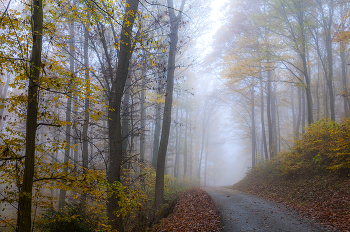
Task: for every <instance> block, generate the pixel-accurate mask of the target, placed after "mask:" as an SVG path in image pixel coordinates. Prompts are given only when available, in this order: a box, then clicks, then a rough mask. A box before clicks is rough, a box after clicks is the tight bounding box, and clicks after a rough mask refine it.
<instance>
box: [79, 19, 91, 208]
mask: <svg viewBox="0 0 350 232" xmlns="http://www.w3.org/2000/svg"><path fill="white" fill-rule="evenodd" d="M84 66H85V67H84V68H85V85H86V86H85V88H86V93H85V107H84V125H83V151H82V157H83V175H86V173H87V169H88V161H89V144H88V129H89V120H90V117H89V116H90V115H89V108H90V99H89V97H90V80H89V71H90V70H89V28H88V23H87V24H85V26H84ZM86 196H87V194H86V193H83V194H82V197H81V204H82V205H83V206H84V207H85V206H86Z"/></svg>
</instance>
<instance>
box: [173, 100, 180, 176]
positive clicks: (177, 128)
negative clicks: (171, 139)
mask: <svg viewBox="0 0 350 232" xmlns="http://www.w3.org/2000/svg"><path fill="white" fill-rule="evenodd" d="M175 121H176V123H175V165H174V177H175V178H177V179H178V178H179V158H180V154H179V126H180V124H179V107H178V106H176V119H175Z"/></svg>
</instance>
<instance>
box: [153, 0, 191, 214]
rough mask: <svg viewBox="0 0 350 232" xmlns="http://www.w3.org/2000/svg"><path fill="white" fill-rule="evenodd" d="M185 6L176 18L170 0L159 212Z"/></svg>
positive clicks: (157, 194) (158, 178)
mask: <svg viewBox="0 0 350 232" xmlns="http://www.w3.org/2000/svg"><path fill="white" fill-rule="evenodd" d="M184 5H185V0H182V3H181V7H180V11H179V15H178V16H176V15H175V12H174V4H173V1H172V0H168V10H169V15H170V24H171V26H170V48H169V57H168V68H167V86H166V96H165V105H164V114H163V126H162V135H161V140H160V145H159V152H158V157H157V173H156V187H155V204H156V209H157V210H159V209H160V207H161V205H162V204H163V203H164V171H165V158H166V152H167V148H168V140H169V133H170V124H171V108H172V102H173V89H174V76H175V55H176V47H177V41H178V30H179V23H180V20H181V14H182V11H183V8H184Z"/></svg>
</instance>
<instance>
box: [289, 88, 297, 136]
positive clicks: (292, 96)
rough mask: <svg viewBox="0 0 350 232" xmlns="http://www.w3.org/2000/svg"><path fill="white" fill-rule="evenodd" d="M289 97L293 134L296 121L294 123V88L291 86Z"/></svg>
mask: <svg viewBox="0 0 350 232" xmlns="http://www.w3.org/2000/svg"><path fill="white" fill-rule="evenodd" d="M290 95H291V96H290V97H291V103H292V120H293V133H294V131H295V126H296V125H295V124H296V121H295V119H296V118H295V109H294V86H291V88H290Z"/></svg>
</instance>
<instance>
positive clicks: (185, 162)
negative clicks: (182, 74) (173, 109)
mask: <svg viewBox="0 0 350 232" xmlns="http://www.w3.org/2000/svg"><path fill="white" fill-rule="evenodd" d="M187 107H188V93H186V109H185V111H186V121H185V146H184V176H187V133H188V132H187V127H188V108H187Z"/></svg>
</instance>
